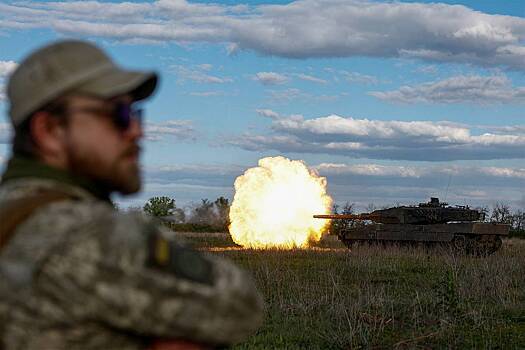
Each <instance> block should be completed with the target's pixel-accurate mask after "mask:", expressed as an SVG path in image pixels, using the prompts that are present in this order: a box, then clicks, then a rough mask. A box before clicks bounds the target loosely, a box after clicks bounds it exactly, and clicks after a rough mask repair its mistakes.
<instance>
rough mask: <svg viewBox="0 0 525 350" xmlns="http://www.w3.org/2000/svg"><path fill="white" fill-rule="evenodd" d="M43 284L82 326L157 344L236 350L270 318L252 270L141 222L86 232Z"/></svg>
mask: <svg viewBox="0 0 525 350" xmlns="http://www.w3.org/2000/svg"><path fill="white" fill-rule="evenodd" d="M37 283H38V286H39V288H40V289H41V290H42V291H43V292H44V293H46V294H48V295H49V297H50V298H52V299H53V300H55V301H59V302H60V303H61V304H62V305H64V307H65V309H66V312H68V313H70V314H71V315H72V317H74V318H76V319H83V320H85V319H90V320H94V321H98V322H101V323H103V324H107V325H108V326H110V327H112V328H114V329H120V330H122V331H132V332H133V333H136V334H141V335H145V336H151V337H159V338H179V339H186V340H190V341H196V342H201V343H205V344H210V345H229V344H234V343H237V342H239V341H242V340H244V339H245V338H246V337H248V336H249V335H251V334H252V333H253V332H254V331H255V330H256V329H257V328H258V327H259V326H260V325H261V323H262V320H263V314H264V303H263V301H262V298H261V295H260V294H259V292H258V291H257V289H256V287H255V284H254V282H253V280H252V278H251V277H250V276H249V275H248V274H247V273H246V272H245V271H243V270H242V269H240V268H238V267H237V266H235V265H233V264H232V263H231V262H229V261H228V260H226V259H223V258H220V257H218V256H211V255H207V254H203V253H200V252H197V251H195V250H193V249H191V248H188V247H186V246H185V245H184V243H182V242H180V241H179V240H177V239H176V238H175V237H173V232H171V231H168V230H166V229H164V228H162V227H160V226H157V225H155V224H153V223H152V222H151V221H149V220H148V219H146V218H144V217H142V216H139V215H131V214H128V215H123V214H118V213H117V214H114V215H111V216H110V217H108V218H106V219H99V220H97V221H96V222H94V223H90V224H88V225H82V227H79V228H78V232H72V233H71V234H70V235H69V239H68V240H67V242H64V243H63V244H61V245H59V246H57V247H56V248H55V250H54V251H53V253H51V254H50V255H49V257H48V258H47V259H46V261H45V263H44V264H43V266H42V268H41V270H40V271H39V274H38V278H37Z"/></svg>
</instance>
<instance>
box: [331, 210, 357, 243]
mask: <svg viewBox="0 0 525 350" xmlns="http://www.w3.org/2000/svg"><path fill="white" fill-rule="evenodd" d="M338 209H339V206H338V205H337V204H334V205H333V206H332V211H333V213H334V214H353V213H354V204H353V203H349V202H346V203H345V204H344V205H343V207H342V209H341V212H340V213H339V212H338ZM352 224H353V220H348V219H343V220H341V219H335V220H332V221H330V229H329V230H330V234H332V235H338V236H339V234H340V233H341V231H342V230H344V229H346V228H348V227H350V226H351V225H352Z"/></svg>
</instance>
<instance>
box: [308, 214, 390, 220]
mask: <svg viewBox="0 0 525 350" xmlns="http://www.w3.org/2000/svg"><path fill="white" fill-rule="evenodd" d="M314 218H316V219H332V220H377V219H379V218H380V216H379V215H377V214H371V213H366V214H323V215H314Z"/></svg>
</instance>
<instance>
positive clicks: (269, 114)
mask: <svg viewBox="0 0 525 350" xmlns="http://www.w3.org/2000/svg"><path fill="white" fill-rule="evenodd" d="M255 111H256V112H257V114H259V115H261V116H263V117H266V118H270V119H277V118H279V117H280V115H279V113H277V112H274V111H272V110H271V109H256V110H255Z"/></svg>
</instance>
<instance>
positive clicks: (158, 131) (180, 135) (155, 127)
mask: <svg viewBox="0 0 525 350" xmlns="http://www.w3.org/2000/svg"><path fill="white" fill-rule="evenodd" d="M145 135H146V136H145V138H146V140H148V141H161V140H165V139H166V138H169V139H171V140H175V141H192V140H195V139H196V137H197V131H196V130H195V127H194V126H193V123H192V121H191V120H169V121H166V122H162V123H147V124H146V127H145Z"/></svg>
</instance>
